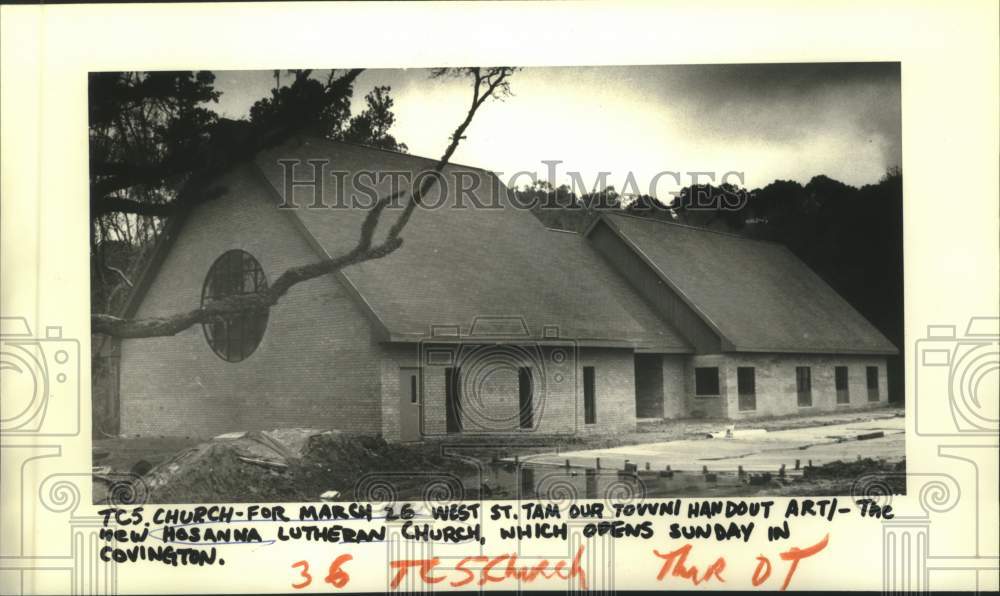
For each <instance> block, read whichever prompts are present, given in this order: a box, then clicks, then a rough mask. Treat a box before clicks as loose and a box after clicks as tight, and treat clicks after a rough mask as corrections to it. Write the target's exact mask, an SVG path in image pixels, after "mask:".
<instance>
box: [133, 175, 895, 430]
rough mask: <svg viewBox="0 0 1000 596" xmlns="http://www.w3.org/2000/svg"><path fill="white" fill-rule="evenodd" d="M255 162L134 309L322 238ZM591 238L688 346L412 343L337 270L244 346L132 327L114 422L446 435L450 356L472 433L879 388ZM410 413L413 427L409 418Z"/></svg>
mask: <svg viewBox="0 0 1000 596" xmlns="http://www.w3.org/2000/svg"><path fill="white" fill-rule="evenodd" d="M255 168H256V166H254V165H246V166H241V167H239V168H236V169H234V170H233V171H231V172H230V173H228V174H227V175H225V176H223V177H222V179H221V180H220V181H219V186H221V187H223V188H225V189H226V191H225V193H224V194H223V196H221V197H219V198H217V199H214V200H212V201H210V202H207V203H205V204H203V205H201V206H199V207H197V208H196V209H195V211H194V212H193V213H192V214H191V215H190V216H189V217H188V218H187V220H186V222H185V224H184V225H183V226H182V227H181V228H180V230H179V231H178V232H177V237H176V239H175V241H174V242H173V246H172V248H171V249H170V250H169V251H168V252H166V254H165V257H164V259H163V262H162V263H161V264H160V266H159V269H158V270H157V272H156V275H155V277H154V278H153V279H152V281H151V283H150V286H149V288H148V291H147V292H146V293H145V295H144V296H143V298H142V301H141V303H140V304H139V306H138V309H137V311H136V312H135V316H136V317H138V318H146V317H155V316H164V315H170V314H174V313H178V312H183V311H186V310H190V309H192V308H196V307H198V306H199V304H200V302H201V294H202V288H203V285H204V282H205V276H206V274H207V273H208V271H209V269H210V267H211V266H212V264H213V263H214V262H215V260H216V259H217V258H218V257H219V256H220V255H222V254H223V253H224V252H226V251H229V250H232V249H241V250H243V251H246V252H247V253H249V254H250V255H252V256H253V257H254V258H255V259H256V260H257V261H258V262H259V263H260V265H261V267H262V269H263V272H264V274H265V275H266V277H267V278H268V280H269V281H273V280H274V279H275V278H276V277H277V276H278V275H279V274H280V273H282V272H283V271H285V270H286V269H288V268H289V267H292V266H296V265H301V264H304V263H309V262H313V261H315V260H316V259H317V258H319V256H320V255H322V254H323V253H322V251H323V249H322V248H321V247H320V246H319V244H318V242H317V241H316V240H315V239H314V237H313V236H312V235H311V234H310V232H309V231H308V230H307V229H306V228H304V227H303V224H302V223H301V221H300V220H299V219H298V218H297V217H296V216H295V214H294V213H291V212H288V211H281V210H277V209H275V205H276V203H277V200H278V197H277V195H276V193H275V191H274V189H273V188H272V187H271V186H270V185H269V183H268V182H267V180H266V179H265V177H264V176H263V175H262V174H261V172H260V171H259V170H257V169H255ZM543 233H547V232H543ZM590 241H591V242H592V243H593V246H594V247H595V248H596V249H598V250H601V251H602V253H603V254H604V255H605V258H607V259H608V260H609V261H611V262H612V263H613V264H614V265H615V266H616V268H617V269H618V271H619V272H620V273H621V274H622V275H624V276H625V277H627V278H628V279H629V280H630V283H631V284H632V285H631V287H632V288H633V290H635V291H637V292H638V293H639V295H641V296H642V297H643V298H645V299H646V300H647V301H648V302H649V303H650V304H652V305H653V308H655V309H656V312H658V313H659V318H662V319H663V320H664V321H670V322H671V323H672V324H675V325H677V327H678V328H679V329H681V330H682V331H684V332H685V333H684V335H685V337H688V338H689V339H690V340H691V343H692V345H693V349H692V350H691V351H692V352H695V353H694V354H691V353H683V354H681V353H671V354H658V353H644V354H641V355H637V354H636V352H635V351H634V349H633V348H626V347H616V348H611V347H593V346H594V344H597V343H598V342H597V341H591V342H590V343H588V344H587V345H586V346H579V345H578V344H576V343H573V342H569V341H568V340H564V339H562V340H561V339H558V338H555V339H553V340H552V341H540V342H537V343H531V342H528V343H517V342H516V341H511V340H499V341H482V342H481V343H480V344H475V343H472V342H470V341H469V338H467V337H466V338H464V340H465V343H464V344H461V345H455V344H448V343H445V340H442V339H441V338H437V337H432V338H429V340H431V341H428V342H423V343H420V342H416V343H409V337H403V338H402V339H400V338H399V337H398V336H392V340H393V341H392V342H390V341H389V335H387V326H386V325H383V324H382V321H381V320H373V319H374V316H375V315H374V314H373V312H374V310H373V309H370V308H365V307H364V306H363V304H364V303H365V302H364V297H363V296H361V297H360V298H361V300H359V296H358V295H357V294H358V293H359V292H358V291H357V290H355V289H354V287H352V286H353V284H350V283H348V282H347V281H346V279H343V278H338V277H335V276H333V275H330V276H324V277H321V278H317V279H314V280H311V281H308V282H305V283H302V284H299V285H296V286H294V287H293V288H292V289H291V290H290V291H289V292H288V294H287V295H286V296H285V297H283V298H282V300H281V301H280V302H279V303H278V304H277V305H276V306H275V307H274V308H272V309H271V311H270V314H269V320H268V323H267V329H266V331H265V332H264V335H263V339H262V341H261V342H260V345H259V346H258V347H257V349H256V350H255V351H254V352H253V353H252V354H250V355H249V356H248V357H247V358H245V359H244V360H242V361H239V362H228V361H226V360H224V359H222V358H221V357H219V356H218V355H217V354H216V353H215V352H213V351H212V349H211V348H210V346H209V344H208V342H207V340H206V337H205V334H204V332H203V330H202V328H201V326H196V327H192V328H190V329H187V330H185V331H183V332H181V333H179V334H177V335H176V336H173V337H165V338H153V339H134V340H125V341H123V342H122V346H121V360H120V362H121V364H120V366H121V381H120V416H121V432H122V433H124V434H125V435H145V436H151V435H152V436H156V435H163V436H191V437H207V436H213V435H217V434H220V433H224V432H230V431H237V430H259V429H269V428H276V427H303V426H308V427H314V428H323V429H339V430H345V431H354V432H363V433H370V434H380V435H382V436H383V437H385V438H386V439H387V440H393V441H396V440H403V439H413V440H416V439H419V438H427V437H441V436H445V435H447V434H448V433H449V429H448V416H447V413H448V408H447V404H446V396H447V394H448V392H447V390H446V377H447V373H446V369H448V368H452V369H454V368H459V369H460V370H461V376H460V378H461V383H460V386H461V389H460V391H459V393H460V394H461V403H462V407H461V412H462V415H461V418H462V432H465V433H470V434H490V433H499V434H508V433H512V434H527V433H538V434H546V435H552V434H576V433H615V432H623V431H631V430H634V429H635V424H636V418H637V414H640V415H641V416H642V417H663V418H667V419H673V418H683V417H713V418H731V419H744V418H754V417H762V416H780V415H787V414H796V413H810V412H819V411H835V410H838V409H841V408H859V407H869V406H874V405H884V404H885V403H886V401H887V396H888V388H887V385H886V384H887V377H886V359H885V357H884V356H848V355H843V356H837V355H799V354H787V353H786V354H765V353H753V352H726V353H720V346H722V344H723V343H724V342H721V341H720V340H719V338H718V337H715V338H714V339H713V337H714V336H711V334H712V333H713V332H712V331H711V330H710V329H709V328H708V326H707V325H706V324H705V323H703V322H701V320H700V319H699V315H698V313H696V312H695V309H694V308H693V307H692V306H690V305H688V304H687V303H686V302H685V301H684V300H681V298H680V297H679V296H678V295H676V294H675V293H674V292H673V290H671V289H670V288H668V287H667V286H666V285H665V284H664V283H662V282H661V281H659V280H658V278H656V276H654V275H653V274H652V270H651V269H649V268H648V267H646V265H645V264H643V263H642V262H641V261H639V260H637V259H635V258H633V257H634V255H632V254H631V253H629V252H627V251H626V250H625V245H624V244H622V243H621V242H619V241H618V240H616V239H615V238H614V237H612V236H611V235H610V234H608V233H605V231H604V230H603V228H597V231H596V232H595V233H594V234H593V235H592V237H591V238H590ZM350 273H351V272H350V270H349V271H347V277H348V278H349V277H350ZM510 283H514V284H516V283H517V281H516V280H512V281H511V282H510ZM658 297H659V298H660V299H658ZM481 314H483V315H485V314H487V313H481ZM651 317H653V319H655V320H659V319H658V318H657V316H656V315H653V314H651ZM453 323H457V324H467V323H468V321H454V322H453ZM530 323H532V324H533V325H543V326H544V325H547V324H549V323H551V322H550V321H531V322H530ZM647 323H648V322H647ZM648 324H649V325H652V323H648ZM526 328H533V326H531V325H529V326H527V327H526ZM546 337H547V336H546ZM692 338H693V339H692ZM397 340H398V341H397ZM433 341H436V342H437V343H432V342H433ZM599 345H609V344H607V343H601V344H599ZM610 345H630V344H628V343H626V342H618V343H611V344H610ZM636 345H638V344H636ZM712 346H715V347H714V348H713V347H712ZM643 349H644V350H646V351H649V352H655V351H659V350H656V349H650V347H649V346H646V347H645V348H643ZM721 349H725V348H721ZM664 351H669V350H667V349H664ZM799 366H804V367H809V368H810V371H811V381H812V403H811V405H809V406H808V407H800V406H799V404H798V400H797V394H796V367H799ZM837 366H846V367H847V369H848V373H847V380H848V388H849V395H850V398H849V402H848V403H845V404H840V403H838V402H837V391H836V389H835V379H834V377H835V375H834V368H835V367H837ZM869 366H872V367H877V368H878V380H879V393H878V400H877V401H870V400H869V397H868V390H867V384H866V378H867V377H866V367H869ZM699 367H717V368H718V379H719V387H718V395H713V396H698V395H695V370H696V369H697V368H699ZM739 367H752V368H753V370H754V375H755V381H756V383H755V389H756V391H755V399H756V404H755V408H754V409H753V410H745V409H744V410H741V409H740V401H739V396H738V390H737V385H738V382H737V378H738V369H739ZM522 368H526V369H528V370H530V379H531V383H532V384H533V393H532V396H533V399H532V403H531V406H532V407H531V415H530V425H528V427H527V428H525V425H526V424H527V423H525V422H524V416H523V413H522V409H521V406H522V404H521V399H520V398H521V391H520V388H521V384H522V383H523V378H522V377H521V376H520V375H521V374H522V373H521V372H520V369H522ZM589 368H593V372H594V377H593V379H594V387H593V389H594V391H593V394H594V408H595V412H594V414H595V415H594V422H593V423H592V424H588V423H587V422H586V418H587V416H586V405H585V402H586V400H585V397H584V396H585V394H586V393H587V391H585V387H584V386H585V382H584V379H585V377H586V375H585V371H586V370H587V369H589ZM408 371H415V372H414V373H410V372H408ZM407 375H409V376H407ZM414 375H416V378H417V380H414ZM418 385H419V394H420V398H419V400H417V399H414V400H412V401H411V400H409V397H408V393H407V392H409V391H410V390H411V387H417V386H418ZM414 424H415V425H416V426H418V427H419V432H414V431H413V426H412V425H414Z"/></svg>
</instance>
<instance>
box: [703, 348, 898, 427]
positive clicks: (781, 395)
mask: <svg viewBox="0 0 1000 596" xmlns="http://www.w3.org/2000/svg"><path fill="white" fill-rule="evenodd" d="M701 366H710V367H711V366H714V367H718V368H719V392H720V395H719V396H718V397H698V396H695V391H694V376H695V372H694V371H695V368H696V367H701ZM741 366H747V367H753V369H754V376H755V381H756V383H755V385H756V408H755V409H754V410H751V411H741V410H740V409H739V395H738V386H737V383H738V381H737V368H738V367H741ZM798 366H805V367H809V369H810V371H811V373H810V374H811V379H812V405H811V406H809V407H800V406H799V405H798V393H797V391H796V382H795V368H796V367H798ZM837 366H846V367H847V370H848V373H847V379H848V390H849V396H850V401H849V402H848V403H846V404H838V403H837V391H836V385H835V383H834V368H835V367H837ZM868 366H875V367H878V371H879V372H878V376H879V396H878V397H879V399H878V401H877V402H871V401H869V400H868V388H867V373H866V367H868ZM685 392H686V399H685V403H686V408H687V413H688V415H690V416H707V417H729V418H733V419H742V418H756V417H763V416H784V415H789V414H809V413H814V412H830V411H836V410H850V409H858V408H867V407H873V406H879V405H885V404H886V403H887V402H888V394H889V393H888V387H887V378H886V359H885V358H884V357H878V356H852V355H809V354H802V355H789V354H748V353H742V354H712V355H699V356H694V357H692V358H691V359H690V361H689V363H688V366H687V370H686V373H685Z"/></svg>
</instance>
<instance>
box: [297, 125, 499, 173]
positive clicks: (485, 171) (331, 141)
mask: <svg viewBox="0 0 1000 596" xmlns="http://www.w3.org/2000/svg"><path fill="white" fill-rule="evenodd" d="M301 136H303V137H311V138H314V139H319V140H321V141H324V142H326V143H338V144H340V145H348V146H351V147H360V148H362V149H369V150H371V151H381V152H383V153H391V154H393V155H401V156H403V157H410V158H414V159H420V160H423V161H427V162H430V163H432V164H434V165H437V164H438V162H439V161H441V160H440V159H434V158H433V157H424V156H423V155H417V154H416V153H406V152H404V151H397V150H395V149H386V148H385V147H373V146H371V145H365V144H364V143H356V142H354V141H344V140H341V139H328V138H326V137H321V136H319V135H315V134H308V133H305V134H303V135H301ZM445 166H446V167H447V166H454V167H459V168H468V169H470V170H479V171H480V172H484V173H486V174H494V172H492V171H490V170H487V169H486V168H481V167H479V166H470V165H468V164H461V163H456V162H454V161H451V160H448V163H447V164H445Z"/></svg>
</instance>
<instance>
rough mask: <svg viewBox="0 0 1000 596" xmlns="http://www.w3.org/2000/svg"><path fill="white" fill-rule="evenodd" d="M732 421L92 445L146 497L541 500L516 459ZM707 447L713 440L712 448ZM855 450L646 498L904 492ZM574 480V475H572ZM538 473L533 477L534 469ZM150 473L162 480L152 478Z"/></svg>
mask: <svg viewBox="0 0 1000 596" xmlns="http://www.w3.org/2000/svg"><path fill="white" fill-rule="evenodd" d="M902 415H903V411H902V409H901V408H895V407H886V408H879V409H873V410H866V411H859V412H851V413H847V412H836V413H830V414H821V415H812V416H789V417H781V418H771V419H762V420H753V421H747V422H745V423H738V424H737V425H736V427H735V428H736V430H737V431H743V430H747V429H765V430H767V431H768V432H769V433H771V432H774V431H790V430H794V429H806V432H811V431H808V429H816V428H817V427H827V426H828V427H836V426H838V425H839V426H844V425H851V424H854V423H861V422H867V423H868V424H869V425H870V424H873V421H878V420H883V419H892V418H901V417H902ZM890 422H891V423H893V424H898V422H899V421H890V420H886V423H887V425H888V424H889V423H890ZM731 424H733V423H732V421H728V420H704V419H700V420H672V421H656V422H653V423H649V422H642V423H640V425H639V428H637V430H636V431H634V432H630V433H626V434H621V435H615V436H593V437H577V436H572V437H551V436H549V437H546V436H541V435H537V436H536V435H524V436H517V437H504V438H503V439H502V440H498V439H497V438H496V437H488V436H487V437H479V438H474V437H461V438H453V439H446V440H436V441H425V442H423V443H421V444H413V445H400V444H390V443H386V442H385V441H382V440H381V439H377V438H372V437H359V436H352V435H346V434H334V435H330V434H329V433H326V434H325V435H324V436H322V437H312V438H310V439H309V443H308V445H307V447H306V448H305V449H304V455H303V456H302V457H301V458H298V457H296V458H292V459H290V460H289V461H288V462H287V465H283V466H278V465H260V463H259V462H258V463H256V464H255V463H251V462H250V461H248V460H247V458H245V457H244V458H242V459H241V458H240V457H239V456H238V454H234V452H233V451H232V449H230V448H228V447H227V446H226V445H224V444H220V443H219V442H218V441H208V442H206V441H204V440H198V439H192V438H118V439H104V440H97V441H95V442H94V452H95V460H94V465H95V466H107V468H110V471H111V473H112V474H122V473H126V474H127V473H129V472H131V473H133V474H138V475H145V476H144V481H145V484H146V489H144V490H145V492H143V493H141V494H142V498H143V499H144V500H146V501H148V502H155V503H195V502H262V501H272V502H282V501H315V500H318V499H319V497H320V495H321V494H323V493H326V492H327V491H336V493H337V495H336V496H334V497H330V498H335V499H337V500H370V501H387V500H397V499H414V500H416V499H423V500H454V499H462V498H465V499H473V498H480V497H482V498H499V499H506V498H517V497H522V498H545V496H546V494H545V493H544V488H543V487H542V486H541V482H540V481H536V482H535V483H534V485H531V484H532V483H531V482H530V481H529V482H527V483H526V482H525V479H524V475H523V474H520V473H519V472H517V470H518V468H519V466H518V465H517V464H515V465H511V464H510V462H511V460H513V459H514V458H515V457H516V458H517V459H518V460H519V461H520V465H521V467H523V465H524V463H525V462H524V461H522V460H525V459H526V460H529V461H530V460H531V459H532V458H533V457H534V456H537V455H539V454H548V455H552V454H556V455H559V457H560V461H562V457H563V456H564V455H565V454H567V453H568V452H581V451H587V450H595V449H597V450H600V449H610V450H614V449H621V448H627V447H628V446H637V447H636V449H639V450H642V449H645V448H647V447H649V446H651V445H648V444H661V443H662V444H664V445H663V446H661V447H658V448H659V449H662V450H664V451H666V452H670V451H671V449H672V445H671V443H672V442H675V444H676V446H677V448H680V447H681V446H682V445H691V444H692V442H693V441H709V442H710V441H719V439H709V438H708V434H709V433H712V432H718V431H720V430H724V429H725V428H726V427H727V426H729V425H731ZM874 424H876V425H877V422H875V423H874ZM831 430H832V429H831ZM819 432H822V431H819ZM773 436H775V437H777V435H773ZM899 440H900V441H901V437H900V438H899ZM698 444H700V443H694V446H695V447H697V446H698ZM709 444H710V443H708V442H706V443H705V445H706V447H707V446H708V445H709ZM900 451H901V448H900ZM179 454H180V456H179ZM807 457H808V456H803V458H802V459H803V460H805V459H806V458H807ZM859 457H860V459H855V458H854V457H852V458H850V461H825V462H824V463H826V465H822V466H820V465H817V466H815V467H814V468H812V469H810V470H809V471H808V473H797V474H789V476H788V477H784V478H780V479H779V478H777V477H776V476H775V477H769V478H765V479H763V481H759V482H756V483H748V480H747V479H746V478H737V477H736V475H735V473H732V474H730V473H729V471H724V472H721V473H720V474H719V475H718V481H714V480H713V481H712V482H709V483H707V482H706V480H705V478H704V477H703V476H701V475H700V474H697V473H695V472H694V471H692V470H687V471H680V472H679V473H678V474H677V476H676V477H673V478H671V479H669V480H665V479H661V481H660V482H652V483H648V482H647V484H649V485H650V486H653V487H654V488H652V491H653V494H649V495H648V496H651V497H657V496H712V495H717V496H726V495H729V496H736V495H746V496H750V495H755V494H756V495H768V494H771V495H793V494H794V495H815V496H821V495H848V494H851V491H852V490H854V489H855V488H856V487H855V486H854V484H855V481H856V480H857V479H858V477H859V476H874V477H875V478H876V479H877V478H878V477H879V475H884V482H882V483H880V484H879V486H880V488H879V490H885V491H890V492H893V493H899V492H903V491H905V472H904V471H905V460H904V459H902V457H900V458H888V459H887V458H870V457H867V456H864V457H861V456H860V453H859ZM251 460H252V458H251ZM505 460H506V461H505ZM633 461H635V460H634V459H633ZM675 461H676V460H675ZM575 465H576V464H574V466H575ZM104 471H105V472H106V471H107V470H104ZM581 471H582V469H581ZM512 472H513V473H512ZM603 472H604V473H607V472H609V470H604V471H603ZM615 473H617V472H615ZM572 475H573V476H574V477H575V476H576V473H575V471H574V472H573V474H572ZM532 477H533V478H534V477H536V474H534V473H532ZM581 477H582V475H581ZM151 478H155V479H156V481H155V482H150V479H151ZM164 478H167V479H168V480H167V481H164V480H163V479H164ZM757 480H761V479H760V478H757ZM94 485H95V490H94V495H95V501H102V500H103V499H104V498H105V496H106V492H104V491H102V490H101V485H102V482H99V481H96V480H95V483H94ZM529 485H530V486H529ZM581 491H582V489H581ZM581 494H583V493H582V492H581ZM328 496H329V495H328Z"/></svg>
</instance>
